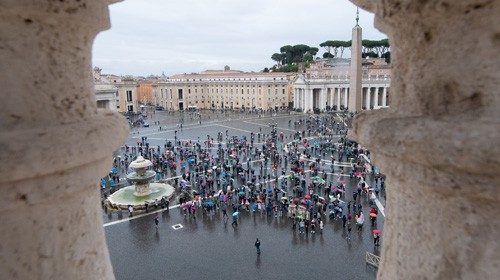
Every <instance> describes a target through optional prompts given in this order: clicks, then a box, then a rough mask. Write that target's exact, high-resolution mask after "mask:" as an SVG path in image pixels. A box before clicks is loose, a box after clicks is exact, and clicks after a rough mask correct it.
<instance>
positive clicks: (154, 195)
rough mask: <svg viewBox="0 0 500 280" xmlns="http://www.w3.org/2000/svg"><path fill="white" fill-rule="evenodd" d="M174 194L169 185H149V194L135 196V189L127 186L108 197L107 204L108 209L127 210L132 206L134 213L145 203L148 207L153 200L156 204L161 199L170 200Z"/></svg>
mask: <svg viewBox="0 0 500 280" xmlns="http://www.w3.org/2000/svg"><path fill="white" fill-rule="evenodd" d="M174 192H175V189H174V187H172V186H171V185H169V184H162V183H150V184H149V194H147V195H143V196H137V194H136V187H135V186H128V187H124V188H121V189H119V190H118V191H116V192H114V193H113V194H112V195H110V196H109V197H108V199H107V202H108V206H109V208H111V209H117V210H118V209H120V210H128V206H129V205H132V207H133V208H134V211H136V210H142V209H143V208H144V204H145V203H148V204H150V205H151V204H154V202H155V199H157V200H158V202H160V201H161V199H162V198H165V199H166V200H170V198H171V197H172V196H173V194H174Z"/></svg>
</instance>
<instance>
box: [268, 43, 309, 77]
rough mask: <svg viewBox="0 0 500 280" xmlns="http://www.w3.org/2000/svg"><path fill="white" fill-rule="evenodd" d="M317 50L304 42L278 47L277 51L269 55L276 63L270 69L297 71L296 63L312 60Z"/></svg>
mask: <svg viewBox="0 0 500 280" xmlns="http://www.w3.org/2000/svg"><path fill="white" fill-rule="evenodd" d="M318 51H319V49H318V48H316V47H310V46H308V45H304V44H298V45H294V46H291V45H286V46H283V47H281V48H280V52H279V53H274V54H273V55H272V56H271V59H272V60H273V61H276V64H277V67H274V68H273V69H272V70H273V71H276V72H296V71H298V63H303V62H311V61H313V60H314V56H315V55H316V54H317V53H318Z"/></svg>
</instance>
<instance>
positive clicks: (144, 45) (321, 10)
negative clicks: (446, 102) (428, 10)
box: [93, 0, 386, 75]
mask: <svg viewBox="0 0 500 280" xmlns="http://www.w3.org/2000/svg"><path fill="white" fill-rule="evenodd" d="M110 14H111V29H110V30H107V31H104V32H101V33H100V34H99V35H98V36H97V38H96V40H95V42H94V52H93V55H94V56H93V64H94V66H98V67H100V68H102V69H103V73H113V74H119V75H121V74H130V75H149V74H155V75H159V74H161V73H162V72H165V74H166V75H172V74H177V73H190V72H199V71H202V70H206V69H222V68H223V67H224V65H229V66H231V68H232V69H239V70H245V71H260V70H262V69H263V68H264V67H269V66H272V65H273V61H272V60H271V58H270V57H271V55H272V54H273V53H275V52H279V48H280V47H281V46H284V45H294V44H307V45H310V46H316V47H319V44H320V43H321V42H324V41H326V40H334V39H336V40H350V39H351V29H352V27H353V26H354V24H355V17H356V7H355V6H354V5H353V4H352V3H351V2H349V1H348V0H125V1H123V2H119V3H116V4H113V5H111V6H110ZM359 24H360V25H361V27H362V28H363V38H365V39H382V38H385V37H386V36H384V35H383V34H382V33H380V32H379V31H378V30H376V29H375V28H374V27H373V15H372V14H369V13H367V12H364V11H361V10H360V20H359ZM323 52H324V49H322V48H320V51H319V52H318V55H319V56H321V55H322V54H323Z"/></svg>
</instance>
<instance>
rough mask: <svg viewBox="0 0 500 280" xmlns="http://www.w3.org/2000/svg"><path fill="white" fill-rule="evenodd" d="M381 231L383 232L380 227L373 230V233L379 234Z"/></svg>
mask: <svg viewBox="0 0 500 280" xmlns="http://www.w3.org/2000/svg"><path fill="white" fill-rule="evenodd" d="M380 233H381V231H380V229H374V230H373V234H375V235H378V234H380Z"/></svg>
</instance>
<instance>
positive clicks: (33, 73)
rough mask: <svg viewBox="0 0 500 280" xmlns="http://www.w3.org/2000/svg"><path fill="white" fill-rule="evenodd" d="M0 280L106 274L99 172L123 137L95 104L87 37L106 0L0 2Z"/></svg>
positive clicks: (119, 121) (101, 24)
mask: <svg viewBox="0 0 500 280" xmlns="http://www.w3.org/2000/svg"><path fill="white" fill-rule="evenodd" d="M0 15H1V16H0V18H1V19H0V21H1V24H0V46H1V47H0V61H1V65H0V73H1V74H0V88H1V89H2V91H1V93H0V94H1V96H2V110H0V147H1V148H0V158H1V159H2V160H1V161H0V188H1V191H2V195H1V196H0V221H2V226H1V227H0V236H2V241H1V244H0V267H1V268H2V269H0V279H113V278H114V277H113V270H112V268H111V263H110V260H109V254H108V249H107V246H106V242H105V238H104V230H103V226H102V218H101V217H102V214H101V211H102V210H101V201H100V190H99V186H98V185H99V178H100V177H103V176H105V175H106V174H107V173H108V172H109V170H110V167H111V166H112V156H111V155H112V152H113V151H114V150H115V149H117V148H118V147H119V146H120V145H121V144H122V143H123V142H124V140H125V138H126V137H127V134H128V131H127V127H126V125H125V121H124V118H123V117H122V116H121V115H119V114H118V113H112V112H102V111H98V110H97V106H96V101H95V96H94V94H95V93H94V87H93V78H92V72H91V71H92V69H91V52H92V43H93V40H94V38H95V36H96V34H97V33H98V32H99V31H101V30H104V29H107V28H109V18H108V2H107V1H100V0H82V1H40V0H18V1H1V3H0Z"/></svg>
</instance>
